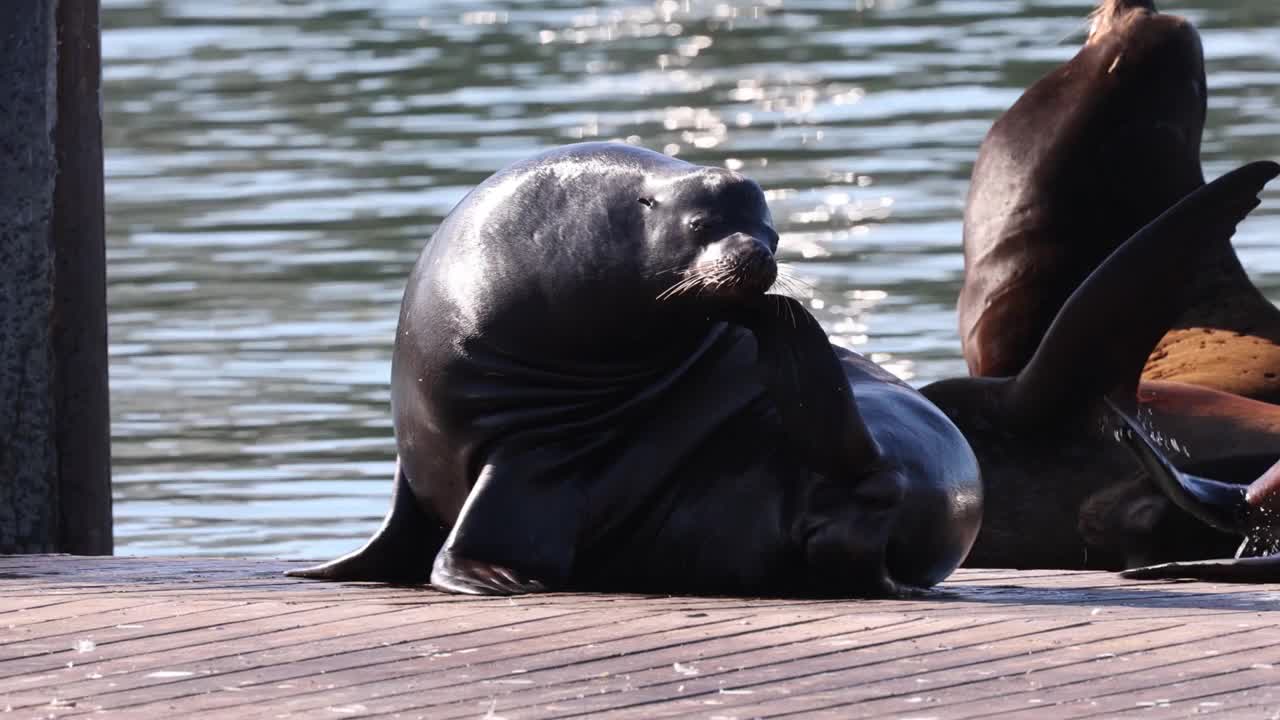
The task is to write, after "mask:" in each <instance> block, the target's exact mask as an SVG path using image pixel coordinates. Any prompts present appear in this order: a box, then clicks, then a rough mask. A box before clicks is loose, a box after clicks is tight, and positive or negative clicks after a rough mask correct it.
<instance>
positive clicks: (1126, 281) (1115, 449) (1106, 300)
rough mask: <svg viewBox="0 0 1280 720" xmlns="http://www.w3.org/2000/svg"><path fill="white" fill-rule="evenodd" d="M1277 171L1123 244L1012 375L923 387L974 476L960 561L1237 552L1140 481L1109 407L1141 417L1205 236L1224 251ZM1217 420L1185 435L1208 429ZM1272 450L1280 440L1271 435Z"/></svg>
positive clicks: (1231, 183)
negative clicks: (977, 504) (1157, 348)
mask: <svg viewBox="0 0 1280 720" xmlns="http://www.w3.org/2000/svg"><path fill="white" fill-rule="evenodd" d="M1278 172H1280V166H1278V165H1276V164H1274V163H1269V162H1263V163H1253V164H1251V165H1248V166H1245V167H1244V168H1241V169H1239V170H1236V171H1233V172H1232V173H1229V174H1227V175H1225V176H1223V177H1222V178H1219V179H1218V180H1216V181H1214V182H1213V183H1211V184H1209V185H1206V186H1202V187H1200V188H1199V189H1197V190H1196V191H1194V192H1193V193H1191V194H1190V195H1189V196H1187V197H1186V198H1184V199H1183V200H1181V201H1180V202H1179V203H1178V204H1177V205H1175V206H1174V207H1172V208H1171V209H1169V210H1168V211H1166V212H1165V213H1163V214H1161V215H1160V217H1158V218H1157V219H1156V220H1154V221H1152V222H1151V223H1149V224H1148V225H1147V226H1146V227H1144V228H1143V229H1142V230H1141V231H1139V232H1138V233H1137V234H1135V235H1134V236H1133V237H1132V238H1131V239H1129V240H1128V241H1126V242H1125V243H1123V244H1122V245H1121V246H1120V247H1119V248H1118V249H1117V250H1116V251H1115V252H1113V253H1112V254H1111V256H1110V257H1108V258H1107V259H1106V261H1105V262H1102V263H1101V264H1100V265H1099V267H1098V269H1096V270H1095V271H1094V272H1093V273H1091V274H1090V276H1089V277H1088V278H1087V280H1086V281H1085V282H1084V283H1082V284H1081V285H1080V287H1079V288H1077V289H1076V291H1075V292H1074V293H1072V295H1071V297H1070V298H1068V300H1067V301H1066V302H1065V303H1064V305H1063V307H1062V310H1061V312H1059V313H1058V314H1057V316H1056V317H1055V318H1054V320H1053V323H1052V325H1051V326H1050V328H1049V330H1048V331H1047V332H1046V333H1045V336H1044V339H1043V340H1042V341H1041V342H1040V344H1039V346H1038V347H1037V349H1036V352H1035V354H1034V355H1033V357H1032V359H1031V360H1030V361H1029V362H1028V363H1027V365H1026V367H1024V368H1023V369H1022V371H1021V372H1019V373H1018V374H1017V375H1015V376H1013V377H1010V378H957V379H952V380H944V381H941V382H937V383H934V384H932V385H929V386H927V387H925V388H923V390H922V392H923V393H924V394H925V396H926V397H928V398H929V399H930V400H932V401H933V402H934V403H936V404H937V405H938V406H939V407H940V408H942V410H943V411H944V412H946V413H947V415H948V416H949V417H950V418H951V419H952V420H953V421H954V422H955V423H956V425H957V426H959V427H960V429H961V430H962V431H963V432H964V433H965V436H966V437H967V438H968V440H969V442H970V444H971V445H972V446H973V448H974V451H975V453H976V454H977V456H978V460H979V464H980V465H981V468H982V475H983V482H984V486H985V489H986V504H985V512H984V520H983V527H982V530H981V532H980V533H979V536H978V540H977V542H976V543H975V545H974V548H973V550H972V552H971V553H970V556H969V559H968V560H967V561H966V565H969V566H978V567H1020V568H1028V567H1057V568H1094V569H1120V568H1124V567H1131V566H1134V565H1143V564H1148V563H1153V562H1163V561H1166V560H1175V559H1187V558H1205V557H1215V556H1221V555H1222V554H1223V553H1224V552H1229V551H1230V548H1232V547H1234V545H1235V544H1236V543H1238V537H1237V536H1234V535H1232V534H1230V533H1227V532H1222V531H1220V530H1215V529H1213V528H1210V527H1208V526H1206V525H1205V524H1204V523H1203V522H1202V521H1201V520H1200V519H1198V518H1196V517H1195V516H1193V515H1190V514H1188V513H1186V512H1185V511H1182V510H1179V509H1177V508H1175V507H1174V506H1173V503H1172V500H1171V499H1170V498H1169V497H1168V495H1167V493H1166V492H1164V490H1162V489H1161V488H1159V487H1158V486H1154V485H1152V484H1151V483H1150V480H1148V479H1144V478H1143V477H1142V474H1143V472H1144V470H1143V468H1142V467H1141V466H1140V465H1139V464H1137V463H1135V461H1134V459H1133V458H1132V457H1131V456H1130V455H1129V453H1128V452H1127V451H1126V450H1125V449H1124V448H1123V447H1122V446H1121V445H1120V444H1119V443H1116V442H1115V441H1114V439H1112V438H1111V433H1112V432H1113V431H1114V426H1115V421H1116V417H1115V412H1116V410H1115V409H1114V408H1113V407H1112V405H1111V404H1109V403H1108V402H1107V398H1108V397H1110V398H1112V399H1118V400H1119V405H1120V407H1121V408H1123V409H1124V411H1125V412H1128V413H1132V414H1137V413H1139V412H1140V411H1141V408H1140V407H1139V405H1138V402H1139V397H1138V395H1137V390H1136V388H1137V385H1138V379H1139V375H1140V372H1141V369H1142V366H1143V364H1144V363H1145V361H1146V358H1147V356H1148V354H1149V352H1150V350H1151V348H1152V347H1153V346H1154V345H1155V344H1156V342H1157V341H1158V340H1159V339H1160V337H1161V336H1162V335H1163V333H1164V332H1165V331H1166V330H1167V328H1168V327H1169V323H1170V322H1171V321H1172V320H1173V318H1174V317H1176V315H1177V314H1178V313H1179V312H1181V303H1182V302H1183V301H1184V300H1185V296H1183V295H1182V291H1183V290H1184V289H1185V287H1186V286H1187V279H1188V277H1190V276H1191V275H1193V274H1194V273H1195V272H1196V271H1197V267H1198V258H1199V256H1200V253H1201V252H1202V251H1203V249H1204V247H1205V244H1206V241H1211V242H1215V243H1216V242H1222V243H1227V242H1229V240H1230V237H1231V235H1232V233H1233V232H1234V227H1235V225H1236V223H1238V222H1239V221H1240V220H1241V219H1242V218H1244V217H1245V216H1246V215H1247V214H1248V212H1249V211H1251V210H1252V209H1253V208H1254V207H1255V206H1256V205H1257V203H1258V201H1257V194H1258V193H1259V192H1260V191H1261V189H1262V187H1263V185H1265V184H1266V182H1267V181H1269V180H1270V179H1271V178H1273V177H1274V176H1275V175H1276V174H1277V173H1278ZM1136 276H1141V277H1142V281H1141V282H1135V281H1134V280H1133V278H1134V277H1136ZM1100 318H1105V321H1100V320H1099V319H1100ZM1170 385H1172V384H1170ZM1202 392H1211V391H1204V390H1202ZM1227 397H1230V396H1227ZM1143 399H1144V400H1145V401H1148V402H1149V401H1151V398H1150V397H1149V396H1147V397H1144V398H1143ZM1253 405H1255V406H1262V407H1270V406H1267V405H1265V404H1263V403H1254V404H1253ZM1215 422H1216V421H1210V422H1208V423H1204V424H1201V425H1200V426H1194V425H1190V424H1189V425H1187V426H1186V427H1184V428H1181V429H1180V432H1183V433H1188V434H1193V435H1194V434H1196V433H1213V432H1215V430H1214V429H1213V427H1212V426H1213V425H1214V424H1215ZM1271 441H1272V442H1276V443H1280V434H1278V435H1273V436H1271ZM1258 442H1266V440H1265V438H1263V439H1259V441H1258Z"/></svg>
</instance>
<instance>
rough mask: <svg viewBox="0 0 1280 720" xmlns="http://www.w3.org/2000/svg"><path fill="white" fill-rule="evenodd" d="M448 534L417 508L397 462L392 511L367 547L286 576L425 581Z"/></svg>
mask: <svg viewBox="0 0 1280 720" xmlns="http://www.w3.org/2000/svg"><path fill="white" fill-rule="evenodd" d="M447 532H448V529H447V528H445V527H444V525H443V524H442V523H441V522H440V521H439V520H437V519H435V518H432V517H429V516H428V515H427V513H425V512H423V510H422V508H421V507H420V506H419V505H418V501H417V500H416V499H415V498H414V496H413V490H412V489H411V488H410V487H409V481H408V479H407V478H405V475H404V468H403V467H402V466H401V463H400V461H399V460H397V461H396V478H395V489H394V490H392V493H391V510H389V511H388V512H387V516H386V518H384V519H383V521H382V526H381V527H379V528H378V531H377V532H375V533H374V534H373V537H372V538H370V539H369V541H368V542H366V543H365V544H364V547H361V548H360V549H359V550H355V551H354V552H350V553H347V554H346V555H343V556H342V557H340V558H338V559H336V560H330V561H329V562H327V563H324V564H323V565H316V566H315V567H309V568H302V569H300V570H286V571H285V575H289V576H291V577H300V578H312V579H315V580H375V581H381V582H390V583H405V584H412V583H421V582H425V581H426V580H427V578H428V577H430V575H431V562H430V558H431V557H432V556H433V555H435V554H436V551H437V550H438V549H439V548H440V545H441V544H442V543H443V542H444V538H445V534H446V533H447Z"/></svg>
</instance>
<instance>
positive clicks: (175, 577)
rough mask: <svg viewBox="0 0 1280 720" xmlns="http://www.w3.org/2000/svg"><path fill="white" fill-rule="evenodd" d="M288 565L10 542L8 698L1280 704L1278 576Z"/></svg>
mask: <svg viewBox="0 0 1280 720" xmlns="http://www.w3.org/2000/svg"><path fill="white" fill-rule="evenodd" d="M292 565H293V563H290V562H286V561H275V560H270V561H258V560H208V559H172V558H164V559H149V558H86V557H72V556H48V555H45V556H0V709H2V710H3V711H4V715H5V716H6V717H19V718H28V717H29V718H47V717H54V718H64V717H99V716H101V717H109V718H135V717H136V718H165V719H166V720H178V719H179V718H184V719H185V718H234V720H258V719H268V718H372V717H379V718H383V717H386V718H432V719H433V720H435V719H441V720H443V719H445V718H474V719H475V720H499V719H501V718H506V719H507V720H518V719H523V718H535V717H557V718H569V717H582V718H667V717H693V718H706V719H707V720H714V719H721V720H724V719H727V718H757V717H805V718H852V717H886V718H903V719H906V718H914V719H916V720H924V718H936V719H937V720H952V719H959V718H994V717H999V718H1013V717H1037V718H1055V719H1056V718H1086V717H1087V718H1093V717H1128V716H1136V717H1143V718H1166V717H1167V718H1185V717H1188V716H1191V715H1217V716H1219V717H1231V718H1236V717H1240V718H1275V717H1278V716H1280V585H1261V586H1260V585H1255V586H1231V585H1210V584H1205V583H1141V582H1136V581H1128V580H1124V579H1121V578H1118V577H1115V576H1112V575H1109V574H1106V573H1079V572H1057V571H1039V572H1013V571H1000V570H996V571H992V570H964V571H961V572H959V573H957V574H956V575H955V576H954V577H953V578H952V580H950V581H949V582H948V583H946V585H944V586H943V589H942V590H940V591H938V592H935V593H933V594H931V595H930V596H928V597H923V598H915V599H910V600H895V601H805V600H776V599H752V600H745V599H738V598H690V597H666V596H662V597H652V596H635V595H627V596H623V595H568V594H565V595H542V596H531V597H520V598H470V597H459V596H451V595H444V594H441V593H437V592H435V591H432V590H430V589H419V588H403V587H389V586H385V585H378V584H332V583H320V582H309V581H303V580H294V579H290V578H285V577H283V576H282V575H281V574H280V573H281V571H282V570H283V569H285V568H287V567H290V566H292Z"/></svg>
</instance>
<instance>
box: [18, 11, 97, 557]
mask: <svg viewBox="0 0 1280 720" xmlns="http://www.w3.org/2000/svg"><path fill="white" fill-rule="evenodd" d="M5 14H6V16H7V17H6V20H5V22H4V23H3V24H0V552H11V553H13V552H17V553H27V552H71V553H83V554H90V555H100V554H110V553H111V550H112V536H111V475H110V423H109V417H108V400H107V331H106V251H105V240H104V231H103V224H104V220H103V185H102V183H103V172H102V110H101V107H102V106H101V52H100V44H99V37H100V34H99V26H98V22H99V21H98V17H99V5H98V0H62V1H61V2H59V0H10V2H8V3H6V8H5Z"/></svg>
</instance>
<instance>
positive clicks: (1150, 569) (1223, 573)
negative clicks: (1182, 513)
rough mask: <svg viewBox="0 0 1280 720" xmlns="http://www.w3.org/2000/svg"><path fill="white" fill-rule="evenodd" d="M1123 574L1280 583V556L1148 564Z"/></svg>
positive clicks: (1213, 580)
mask: <svg viewBox="0 0 1280 720" xmlns="http://www.w3.org/2000/svg"><path fill="white" fill-rule="evenodd" d="M1120 576H1121V577H1126V578H1130V579H1133V580H1176V579H1185V580H1207V581H1211V582H1234V583H1274V582H1280V555H1267V556H1265V557H1250V558H1236V559H1234V560H1198V561H1195V562H1172V563H1164V564H1162V565H1148V566H1147V567H1140V568H1132V569H1130V570H1122V571H1121V572H1120Z"/></svg>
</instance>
